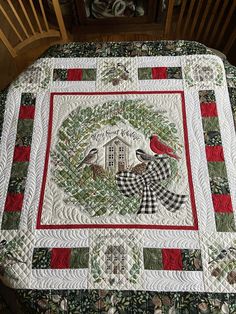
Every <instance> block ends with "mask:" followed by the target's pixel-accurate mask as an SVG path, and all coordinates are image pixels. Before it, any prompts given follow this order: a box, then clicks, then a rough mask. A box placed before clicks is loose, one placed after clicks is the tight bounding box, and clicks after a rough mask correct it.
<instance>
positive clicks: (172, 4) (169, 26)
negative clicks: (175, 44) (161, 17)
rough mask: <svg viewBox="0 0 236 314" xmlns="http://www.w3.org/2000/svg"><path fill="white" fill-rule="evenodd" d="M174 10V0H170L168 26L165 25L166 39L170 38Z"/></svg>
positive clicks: (167, 17)
mask: <svg viewBox="0 0 236 314" xmlns="http://www.w3.org/2000/svg"><path fill="white" fill-rule="evenodd" d="M173 9H174V0H169V2H168V9H167V16H166V24H165V37H168V36H169V34H170V30H171V22H172V15H173Z"/></svg>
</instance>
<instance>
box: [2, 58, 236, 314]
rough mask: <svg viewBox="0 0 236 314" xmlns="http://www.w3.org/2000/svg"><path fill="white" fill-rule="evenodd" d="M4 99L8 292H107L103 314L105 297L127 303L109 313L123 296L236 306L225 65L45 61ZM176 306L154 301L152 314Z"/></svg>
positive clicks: (234, 154)
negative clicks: (195, 297)
mask: <svg viewBox="0 0 236 314" xmlns="http://www.w3.org/2000/svg"><path fill="white" fill-rule="evenodd" d="M1 97H2V101H4V103H5V114H4V121H3V126H2V136H1V143H0V209H1V212H0V221H1V231H0V276H1V278H2V280H3V281H4V282H5V283H6V284H7V285H9V286H10V287H13V288H16V289H35V290H44V289H45V290H65V289H67V290H70V289H71V290H76V291H84V290H85V289H86V290H91V291H93V290H94V291H100V292H99V293H100V294H101V295H99V300H98V301H99V302H100V304H98V305H97V306H98V307H97V308H98V309H99V308H100V309H102V306H103V305H102V303H101V302H105V301H103V298H105V297H104V296H102V292H103V291H108V293H109V291H114V290H117V291H120V292H117V293H112V294H111V295H110V298H109V300H110V303H109V304H110V305H109V307H107V308H106V310H107V313H118V311H119V306H118V304H119V300H120V299H119V298H121V297H119V293H121V292H123V293H127V292H128V293H134V292H135V293H141V294H142V293H143V292H144V291H149V292H164V293H165V292H168V293H169V292H170V293H171V292H183V293H184V292H191V293H195V292H196V293H219V294H226V293H228V295H229V293H235V288H236V233H235V232H236V227H235V219H236V217H235V215H236V213H235V208H236V137H235V128H234V121H233V115H232V109H231V104H230V98H229V94H228V88H227V81H226V76H225V70H224V65H223V63H222V61H221V59H219V58H218V57H217V56H215V55H211V54H203V55H200V54H199V55H181V56H136V57H103V58H99V57H90V58H83V57H81V58H78V57H70V58H67V57H64V58H56V57H53V58H41V59H39V60H37V61H36V62H35V63H34V64H33V65H32V66H31V67H30V68H29V69H28V70H27V71H26V72H24V73H23V74H22V75H20V76H19V78H18V79H17V80H16V81H14V82H13V83H12V84H11V86H10V88H9V89H8V91H7V92H6V93H3V94H2V96H1ZM167 298H168V297H167V296H166V300H165V299H163V298H162V299H161V298H159V297H158V296H156V295H155V294H154V295H153V297H152V303H153V305H154V310H155V313H156V314H157V313H162V312H161V311H162V310H161V309H160V308H161V307H162V306H163V304H164V303H165V302H167V303H168V302H169V301H168V300H167ZM233 299H234V300H235V298H234V297H233ZM98 301H96V302H98ZM218 301H219V300H218ZM60 302H62V301H60ZM163 302H164V303H163ZM219 302H221V303H220V305H219V308H221V310H222V308H223V309H225V308H226V307H227V306H226V305H225V304H224V302H223V301H219ZM235 303H236V302H235ZM235 303H234V304H235ZM199 304H201V306H200V307H199V308H198V309H199V311H200V310H201V311H203V312H202V313H204V306H205V307H206V305H205V304H207V303H206V302H205V303H204V301H202V302H201V303H199ZM169 305H170V304H169ZM223 305H225V306H224V307H222V306H223ZM64 306H66V305H65V304H64ZM201 307H202V308H201ZM128 309H130V308H128ZM206 309H207V308H206ZM170 310H171V307H170V309H169V308H168V311H170ZM172 310H173V311H174V308H172ZM158 311H159V312H158ZM173 311H172V312H169V313H174V312H173ZM227 311H228V312H227ZM71 313H73V312H71ZM74 313H77V312H76V311H74ZM78 313H83V311H82V310H81V312H78ZM84 313H94V312H92V311H91V312H89V311H87V312H86V311H85V312H84ZM104 313H105V312H104ZM123 313H129V312H128V310H127V311H125V308H124V312H123ZM130 313H131V312H130ZM134 313H136V312H135V311H134ZM137 313H138V309H137ZM140 313H153V312H152V311H150V312H149V311H148V310H147V311H146V312H145V309H141V311H140ZM163 313H165V312H163ZM166 313H167V312H166ZM205 313H207V312H205ZM222 313H230V312H229V308H228V309H227V308H226V309H225V312H222ZM232 313H233V312H232Z"/></svg>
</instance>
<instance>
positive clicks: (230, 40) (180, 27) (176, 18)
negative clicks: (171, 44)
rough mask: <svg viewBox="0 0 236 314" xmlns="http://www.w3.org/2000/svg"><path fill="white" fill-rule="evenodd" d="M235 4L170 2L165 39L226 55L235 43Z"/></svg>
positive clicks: (228, 0)
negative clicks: (199, 44)
mask: <svg viewBox="0 0 236 314" xmlns="http://www.w3.org/2000/svg"><path fill="white" fill-rule="evenodd" d="M235 15H236V0H223V1H222V0H181V3H180V5H179V6H175V0H169V2H168V8H167V16H166V22H165V30H164V36H163V37H164V39H186V40H195V41H199V42H202V43H204V44H205V45H207V46H208V47H212V48H215V49H220V50H222V51H223V52H224V53H225V54H227V53H228V52H229V51H230V49H231V48H232V46H233V44H234V42H235V40H236V27H235V19H236V16H235Z"/></svg>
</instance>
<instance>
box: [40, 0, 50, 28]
mask: <svg viewBox="0 0 236 314" xmlns="http://www.w3.org/2000/svg"><path fill="white" fill-rule="evenodd" d="M39 5H40V9H41V12H42V15H43V20H44V24H45V26H46V29H47V31H49V26H48V21H47V17H46V14H45V10H44V7H43V3H42V0H39Z"/></svg>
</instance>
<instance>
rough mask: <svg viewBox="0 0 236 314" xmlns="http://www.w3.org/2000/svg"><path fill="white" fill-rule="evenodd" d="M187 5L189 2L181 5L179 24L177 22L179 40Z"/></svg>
mask: <svg viewBox="0 0 236 314" xmlns="http://www.w3.org/2000/svg"><path fill="white" fill-rule="evenodd" d="M186 4H187V0H183V1H182V3H181V9H180V14H179V18H178V22H177V38H178V37H179V35H180V30H181V26H182V21H183V16H184V11H185V7H186Z"/></svg>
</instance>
